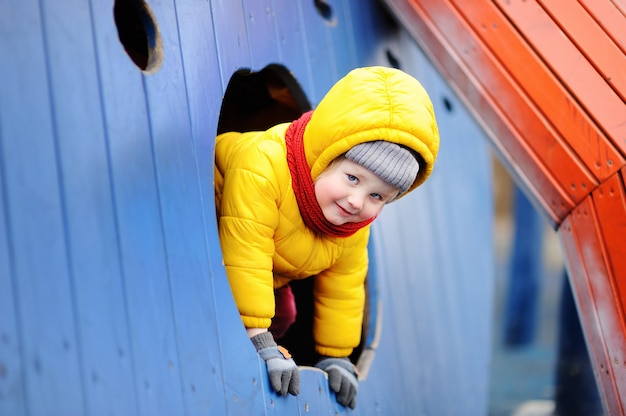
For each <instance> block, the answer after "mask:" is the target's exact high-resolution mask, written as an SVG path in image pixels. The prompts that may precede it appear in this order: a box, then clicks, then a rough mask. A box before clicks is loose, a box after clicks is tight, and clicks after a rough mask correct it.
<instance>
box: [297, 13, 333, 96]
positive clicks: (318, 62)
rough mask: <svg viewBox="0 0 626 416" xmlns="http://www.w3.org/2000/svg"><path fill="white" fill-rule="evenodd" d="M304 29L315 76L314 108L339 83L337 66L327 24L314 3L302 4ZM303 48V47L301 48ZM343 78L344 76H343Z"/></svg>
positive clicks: (312, 92)
mask: <svg viewBox="0 0 626 416" xmlns="http://www.w3.org/2000/svg"><path fill="white" fill-rule="evenodd" d="M301 6H302V22H301V24H302V28H303V30H304V36H305V39H306V46H304V47H305V48H306V50H307V51H308V55H309V61H310V65H311V68H312V70H313V71H314V76H313V77H312V81H313V83H312V84H313V88H312V90H311V92H310V96H309V101H311V105H312V107H313V108H315V107H316V106H317V104H319V102H320V100H321V99H322V98H324V95H325V94H326V92H328V90H329V89H330V88H331V87H332V86H333V84H334V83H335V82H336V81H338V79H339V76H338V72H337V65H336V63H335V62H334V56H333V55H332V52H331V51H332V45H331V38H330V32H329V31H328V27H327V24H328V23H327V22H326V20H324V18H323V17H322V16H321V15H320V14H319V13H318V11H317V9H316V8H315V4H314V2H312V1H306V2H301ZM301 47H303V46H301ZM341 76H343V74H342V75H341Z"/></svg>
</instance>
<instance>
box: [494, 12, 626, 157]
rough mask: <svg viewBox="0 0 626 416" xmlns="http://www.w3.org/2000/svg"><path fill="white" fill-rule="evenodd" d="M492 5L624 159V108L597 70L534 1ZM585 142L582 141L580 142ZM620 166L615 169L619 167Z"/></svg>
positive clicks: (625, 113)
mask: <svg viewBox="0 0 626 416" xmlns="http://www.w3.org/2000/svg"><path fill="white" fill-rule="evenodd" d="M494 1H495V3H497V4H498V5H499V7H500V9H501V10H502V12H503V13H504V14H505V15H506V16H507V18H508V19H509V20H510V21H511V22H512V23H513V24H514V25H515V26H516V27H517V28H518V29H519V30H520V32H522V33H523V34H524V36H525V37H526V40H527V41H528V42H529V44H530V45H531V46H532V47H533V48H534V49H535V51H537V53H538V54H539V55H540V56H541V58H542V59H543V61H544V62H546V64H547V65H548V66H549V67H550V68H551V70H552V72H554V73H555V74H557V75H558V77H559V78H560V80H561V82H562V83H563V85H564V86H565V87H566V88H567V89H568V90H569V91H570V92H571V94H572V95H573V96H574V97H575V99H576V100H577V101H578V102H579V103H580V105H581V106H582V107H583V108H584V109H585V110H586V111H587V112H588V113H589V116H590V117H591V118H592V119H593V120H595V122H596V123H597V125H598V126H599V127H600V128H601V129H602V131H604V132H605V134H606V137H607V138H608V139H609V140H611V141H612V143H613V145H614V146H615V147H616V148H617V149H618V150H619V151H620V152H621V154H622V155H626V106H625V105H624V102H623V101H622V100H621V99H620V97H619V96H618V95H616V94H615V92H614V91H613V89H612V88H611V87H610V86H609V85H608V84H607V83H606V82H605V81H604V79H603V78H602V76H601V75H600V74H598V72H597V71H596V69H595V68H594V67H593V66H592V65H591V64H590V63H589V62H588V61H587V60H586V59H585V57H584V56H582V55H581V53H580V51H579V50H578V49H577V48H576V47H575V46H574V45H573V44H572V43H571V41H570V40H569V39H568V38H567V37H566V36H564V35H563V32H562V31H561V29H560V28H559V27H558V26H557V25H556V23H554V21H552V19H551V18H550V17H549V16H548V15H547V14H546V13H545V11H544V10H543V9H542V8H541V6H540V5H539V4H537V2H536V1H531V0H494ZM561 111H569V108H568V107H563V108H562V109H561ZM557 115H558V113H556V112H554V113H553V114H550V116H551V117H552V116H557ZM581 131H584V130H581ZM587 140H588V138H586V137H584V136H583V137H582V141H583V142H586V141H587ZM592 140H593V139H592ZM615 163H616V161H613V164H615ZM622 164H623V163H620V164H617V166H618V167H621V166H622Z"/></svg>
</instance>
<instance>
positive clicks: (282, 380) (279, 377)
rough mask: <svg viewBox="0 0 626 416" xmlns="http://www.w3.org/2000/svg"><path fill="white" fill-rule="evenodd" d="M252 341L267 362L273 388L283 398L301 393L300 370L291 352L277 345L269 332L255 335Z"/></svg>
mask: <svg viewBox="0 0 626 416" xmlns="http://www.w3.org/2000/svg"><path fill="white" fill-rule="evenodd" d="M250 340H251V341H252V343H253V344H254V347H255V348H256V350H257V352H258V353H259V355H260V356H261V358H263V359H264V360H265V364H266V365H267V373H268V375H269V378H270V384H271V386H272V388H273V389H274V390H275V391H276V392H278V393H280V394H282V395H283V396H284V395H286V394H287V392H289V393H290V394H293V395H294V396H297V395H298V393H300V370H299V369H298V366H297V365H296V363H295V361H294V360H293V359H292V358H291V355H290V354H289V352H287V350H286V349H284V348H283V347H279V346H278V345H276V341H274V337H272V334H271V333H270V332H269V331H267V332H263V333H260V334H258V335H255V336H253V337H252V338H250Z"/></svg>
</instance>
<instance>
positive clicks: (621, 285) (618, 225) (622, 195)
mask: <svg viewBox="0 0 626 416" xmlns="http://www.w3.org/2000/svg"><path fill="white" fill-rule="evenodd" d="M624 172H626V167H625V168H623V169H622V175H623V173H624ZM593 201H594V205H595V210H596V213H597V216H598V218H597V222H598V232H599V235H600V236H601V237H602V239H603V244H604V247H605V252H606V254H605V259H604V261H605V263H606V267H607V271H608V273H607V274H606V275H605V276H604V278H605V279H607V280H609V284H610V287H611V298H610V299H609V298H602V299H601V300H599V301H598V302H610V303H612V304H614V305H615V306H614V310H615V314H616V315H617V316H616V317H604V320H606V321H608V322H607V326H608V325H613V326H614V327H617V325H618V322H617V321H619V324H620V325H621V326H620V327H619V329H618V330H617V331H613V330H614V329H617V328H614V327H611V329H612V331H611V332H609V331H607V332H606V343H607V345H608V348H609V353H610V357H609V358H610V360H611V361H610V364H611V365H612V366H613V368H614V372H613V374H614V377H615V381H616V384H617V388H618V391H619V394H620V397H622V398H626V279H624V278H623V277H624V276H626V244H624V236H626V192H625V190H624V181H623V177H622V176H621V175H619V174H616V175H615V176H613V177H612V178H610V179H609V180H607V181H606V182H604V183H603V184H602V185H600V187H599V188H598V189H597V190H596V191H594V192H593ZM613 321H615V322H613ZM623 404H624V403H623Z"/></svg>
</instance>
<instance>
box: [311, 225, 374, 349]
mask: <svg viewBox="0 0 626 416" xmlns="http://www.w3.org/2000/svg"><path fill="white" fill-rule="evenodd" d="M368 237H369V227H366V228H364V229H362V230H360V231H359V232H358V233H357V234H355V235H354V236H353V237H351V238H355V239H357V244H356V245H355V246H353V247H350V248H346V249H345V250H344V252H343V253H342V256H341V258H340V259H339V260H338V261H337V262H336V263H335V264H334V265H333V266H332V267H331V268H329V269H327V270H325V271H324V272H322V273H320V274H319V275H317V276H316V277H315V318H314V334H315V342H316V350H317V352H318V353H320V354H322V355H327V356H330V357H345V356H348V355H350V353H352V350H353V349H354V348H355V347H356V346H358V345H359V342H360V341H361V329H362V325H363V309H364V306H365V277H366V275H367V268H368V253H367V241H368Z"/></svg>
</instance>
